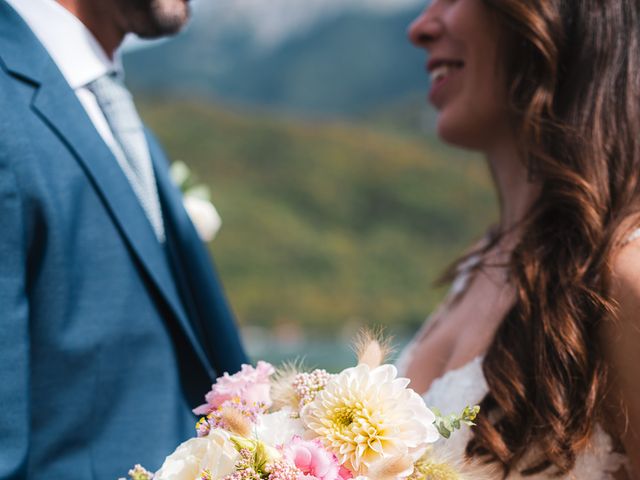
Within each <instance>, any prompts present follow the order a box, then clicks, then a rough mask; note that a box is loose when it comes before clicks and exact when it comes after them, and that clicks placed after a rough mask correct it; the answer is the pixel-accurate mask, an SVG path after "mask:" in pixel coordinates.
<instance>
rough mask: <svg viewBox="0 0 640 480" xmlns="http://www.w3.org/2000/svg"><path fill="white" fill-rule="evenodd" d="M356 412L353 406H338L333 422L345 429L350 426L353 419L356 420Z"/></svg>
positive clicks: (334, 412)
mask: <svg viewBox="0 0 640 480" xmlns="http://www.w3.org/2000/svg"><path fill="white" fill-rule="evenodd" d="M355 416H356V412H355V409H354V408H353V407H348V406H344V407H338V408H336V409H335V410H334V411H333V418H332V419H331V420H332V422H333V423H334V424H335V425H336V426H337V427H339V428H340V429H344V428H347V427H349V426H350V425H351V424H352V423H353V421H354V420H355Z"/></svg>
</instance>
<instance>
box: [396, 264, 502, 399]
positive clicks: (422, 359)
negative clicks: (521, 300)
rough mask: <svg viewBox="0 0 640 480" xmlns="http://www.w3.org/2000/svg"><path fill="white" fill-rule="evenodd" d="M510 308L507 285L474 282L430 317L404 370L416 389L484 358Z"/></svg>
mask: <svg viewBox="0 0 640 480" xmlns="http://www.w3.org/2000/svg"><path fill="white" fill-rule="evenodd" d="M483 280H484V281H483ZM486 282H489V284H487V283H486ZM512 305H513V295H512V294H511V292H509V286H508V285H506V284H505V285H496V284H495V283H493V282H492V281H491V280H490V279H482V277H481V276H479V277H477V278H476V279H474V281H473V282H471V284H470V285H469V287H468V289H467V291H466V292H465V294H464V295H463V296H462V297H461V298H459V299H458V300H456V301H455V303H452V304H451V305H448V306H446V308H443V309H442V310H441V311H440V312H439V313H438V314H437V315H436V316H435V318H433V320H432V321H433V325H432V327H431V328H429V329H428V330H427V332H426V334H425V335H424V337H423V338H422V339H421V340H420V341H419V342H418V345H417V348H416V350H417V351H416V352H415V354H414V356H413V360H412V362H411V364H410V365H409V369H408V373H409V376H410V378H412V379H413V382H412V383H414V384H415V385H416V388H422V389H423V391H426V390H427V389H428V388H429V387H430V385H431V384H432V383H433V381H434V380H435V379H438V378H441V377H442V376H443V375H445V374H446V373H447V372H449V371H452V370H458V369H460V368H463V367H464V366H465V365H467V364H469V363H471V362H473V361H474V360H475V359H477V358H478V357H480V356H482V355H484V354H485V352H486V351H487V350H488V348H489V345H490V344H491V342H492V340H493V338H494V336H495V332H496V330H497V329H498V326H499V325H500V323H501V322H502V320H503V319H504V316H505V315H506V313H507V311H508V310H509V308H511V306H512Z"/></svg>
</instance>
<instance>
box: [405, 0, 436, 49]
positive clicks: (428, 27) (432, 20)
mask: <svg viewBox="0 0 640 480" xmlns="http://www.w3.org/2000/svg"><path fill="white" fill-rule="evenodd" d="M434 3H437V2H434ZM434 3H430V5H428V6H427V8H425V9H424V11H423V12H422V13H421V14H420V15H419V16H418V17H417V18H416V19H415V20H414V21H413V22H411V25H409V30H408V35H409V40H411V43H413V44H414V45H415V46H416V47H421V48H428V47H429V45H430V44H431V43H433V41H434V40H435V39H437V38H438V37H439V36H440V35H442V30H443V24H442V21H441V19H440V17H439V15H438V12H437V7H436V6H435V5H434Z"/></svg>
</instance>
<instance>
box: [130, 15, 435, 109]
mask: <svg viewBox="0 0 640 480" xmlns="http://www.w3.org/2000/svg"><path fill="white" fill-rule="evenodd" d="M415 15H416V8H411V9H409V10H403V11H400V12H395V13H390V14H389V13H385V14H381V13H376V12H370V11H369V12H361V11H358V12H355V11H351V12H346V13H342V14H339V15H333V16H331V15H330V16H327V17H325V18H324V20H323V21H320V22H317V23H316V24H314V25H313V27H312V28H310V29H309V30H307V31H305V32H304V33H300V34H298V35H296V36H291V37H288V38H287V40H286V41H283V42H281V43H279V44H278V45H277V46H275V47H272V48H268V49H265V48H262V47H261V46H260V45H259V44H256V43H255V39H254V38H253V37H252V36H251V35H249V33H248V32H246V31H243V30H242V29H238V30H234V29H230V30H228V31H225V32H219V31H215V30H213V29H207V28H204V27H203V25H202V22H200V23H199V24H198V25H196V26H194V28H191V29H189V30H188V31H187V32H185V33H184V34H183V35H182V36H180V37H178V38H176V39H175V40H173V41H170V42H166V43H162V44H160V45H158V46H156V47H154V48H150V49H144V50H136V51H133V52H130V53H129V54H127V55H126V57H125V64H126V69H127V79H128V83H129V84H130V86H131V87H132V89H133V90H135V91H137V92H139V93H144V94H146V95H154V94H155V95H159V94H161V95H174V96H175V95H181V96H187V97H191V98H195V97H207V98H212V99H217V100H218V101H222V102H225V103H227V104H236V105H252V106H256V105H257V106H262V107H269V108H275V109H278V110H283V111H288V112H294V113H302V114H305V115H308V116H353V115H357V114H361V113H362V112H364V111H368V110H369V109H371V108H374V107H377V106H379V105H384V104H387V103H393V102H397V101H398V100H399V99H401V98H405V97H407V96H408V95H410V94H413V93H415V92H416V91H424V90H425V89H426V87H427V80H426V75H425V73H424V52H420V51H419V50H417V49H415V48H413V47H412V46H411V45H410V44H409V42H408V40H407V38H406V28H407V25H408V24H409V22H410V21H411V19H412V18H413V17H414V16H415Z"/></svg>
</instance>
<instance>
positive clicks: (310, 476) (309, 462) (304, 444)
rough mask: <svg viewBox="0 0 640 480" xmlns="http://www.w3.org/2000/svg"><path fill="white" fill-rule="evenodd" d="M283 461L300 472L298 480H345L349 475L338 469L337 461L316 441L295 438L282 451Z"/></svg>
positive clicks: (344, 470)
mask: <svg viewBox="0 0 640 480" xmlns="http://www.w3.org/2000/svg"><path fill="white" fill-rule="evenodd" d="M282 453H283V456H284V458H285V460H287V461H288V462H290V463H292V464H294V465H295V466H296V468H298V469H299V470H300V471H302V473H303V475H301V476H300V477H299V480H347V479H349V478H351V474H350V473H349V472H348V471H347V470H346V469H343V468H341V467H340V464H339V463H338V459H337V458H336V456H335V455H333V454H332V453H331V452H328V451H327V450H326V449H325V448H324V447H323V446H322V444H321V443H320V441H318V440H303V439H302V438H300V437H298V436H296V437H293V440H291V442H289V443H288V444H287V445H286V446H285V447H284V449H283V452H282ZM343 475H344V476H343Z"/></svg>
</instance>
